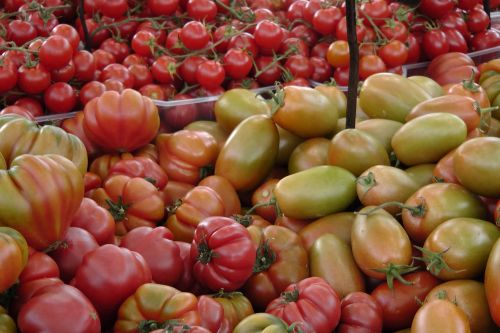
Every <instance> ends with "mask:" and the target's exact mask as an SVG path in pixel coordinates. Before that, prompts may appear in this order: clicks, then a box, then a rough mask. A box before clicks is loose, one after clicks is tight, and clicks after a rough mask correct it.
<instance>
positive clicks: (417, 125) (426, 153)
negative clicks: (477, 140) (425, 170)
mask: <svg viewBox="0 0 500 333" xmlns="http://www.w3.org/2000/svg"><path fill="white" fill-rule="evenodd" d="M466 137H467V126H466V125H465V123H464V122H463V120H462V119H460V118H459V117H457V116H455V115H453V114H450V113H432V114H427V115H424V116H420V117H418V118H415V119H412V120H410V121H409V122H407V123H406V124H404V125H403V126H402V127H401V128H400V129H399V130H398V131H397V132H396V133H395V134H394V136H393V137H392V141H391V145H392V149H393V150H394V152H395V153H396V157H397V158H398V160H399V161H401V162H402V163H403V164H405V165H407V166H410V165H417V164H424V163H433V162H437V161H439V159H441V157H443V156H444V155H446V154H447V153H448V152H450V151H451V150H453V149H455V148H456V147H458V146H460V144H462V143H463V142H464V141H465V139H466Z"/></svg>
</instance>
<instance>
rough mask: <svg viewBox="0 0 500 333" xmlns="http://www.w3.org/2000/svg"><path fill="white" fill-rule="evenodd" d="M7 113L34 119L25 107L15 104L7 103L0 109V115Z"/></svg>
mask: <svg viewBox="0 0 500 333" xmlns="http://www.w3.org/2000/svg"><path fill="white" fill-rule="evenodd" d="M7 114H16V115H20V116H22V117H24V118H26V119H29V120H33V121H34V120H35V117H33V115H32V114H31V113H30V112H29V111H28V110H27V109H25V108H23V107H20V106H17V105H9V106H7V107H5V108H3V109H2V111H0V115H7ZM2 160H3V156H2ZM2 164H5V161H3V163H2ZM3 168H5V165H4V166H3Z"/></svg>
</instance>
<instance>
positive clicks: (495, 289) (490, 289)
mask: <svg viewBox="0 0 500 333" xmlns="http://www.w3.org/2000/svg"><path fill="white" fill-rule="evenodd" d="M499 263H500V240H497V241H496V242H495V244H494V245H493V248H492V249H491V252H490V255H489V257H488V262H487V263H486V271H485V278H484V287H485V290H486V298H487V300H488V306H489V310H490V314H491V317H492V318H493V321H494V322H495V323H496V324H497V325H500V311H498V305H499V304H500V283H499V281H498V278H497V277H498V268H499V267H500V266H499Z"/></svg>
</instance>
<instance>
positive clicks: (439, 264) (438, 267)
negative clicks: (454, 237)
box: [413, 245, 462, 276]
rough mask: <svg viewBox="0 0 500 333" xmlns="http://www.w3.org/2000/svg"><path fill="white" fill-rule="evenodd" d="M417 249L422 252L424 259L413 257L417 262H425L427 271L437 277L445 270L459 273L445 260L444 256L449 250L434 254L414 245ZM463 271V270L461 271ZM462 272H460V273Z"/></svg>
mask: <svg viewBox="0 0 500 333" xmlns="http://www.w3.org/2000/svg"><path fill="white" fill-rule="evenodd" d="M414 246H415V248H416V249H418V250H420V251H421V252H422V254H423V257H413V259H415V260H420V261H423V262H424V263H425V264H426V268H427V270H428V271H429V272H430V273H431V274H432V275H435V276H438V275H439V273H440V272H441V271H442V270H443V269H444V270H446V271H448V272H453V273H456V272H457V271H456V270H454V269H453V268H451V267H450V266H448V264H447V263H446V261H445V260H444V258H443V255H444V254H445V253H446V252H448V251H449V248H448V249H446V250H444V251H441V252H433V251H431V250H429V249H426V248H424V247H420V246H417V245H414ZM461 271H462V270H461ZM458 272H460V271H458Z"/></svg>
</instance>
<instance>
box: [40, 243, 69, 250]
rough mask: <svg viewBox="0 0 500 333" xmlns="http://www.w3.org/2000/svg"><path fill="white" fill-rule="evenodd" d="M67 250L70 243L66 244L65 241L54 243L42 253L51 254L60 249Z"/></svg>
mask: <svg viewBox="0 0 500 333" xmlns="http://www.w3.org/2000/svg"><path fill="white" fill-rule="evenodd" d="M67 248H68V242H66V241H65V240H58V241H55V242H54V243H52V244H50V245H49V246H48V247H47V248H46V249H44V250H43V251H42V252H43V253H51V252H54V251H55V250H58V249H67Z"/></svg>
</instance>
